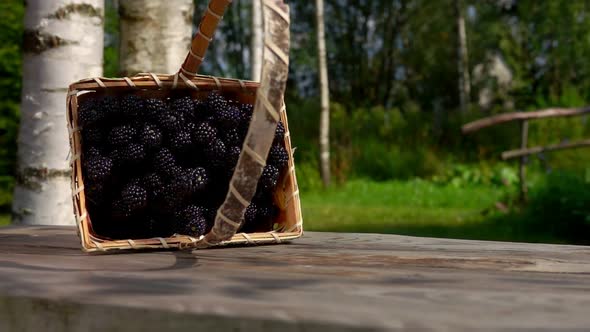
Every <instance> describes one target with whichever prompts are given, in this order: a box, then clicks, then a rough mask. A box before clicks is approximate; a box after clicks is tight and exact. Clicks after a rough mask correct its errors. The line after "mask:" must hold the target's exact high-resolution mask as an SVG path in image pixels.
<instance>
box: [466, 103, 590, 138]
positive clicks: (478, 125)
mask: <svg viewBox="0 0 590 332" xmlns="http://www.w3.org/2000/svg"><path fill="white" fill-rule="evenodd" d="M587 113H590V107H581V108H547V109H544V110H539V111H534V112H512V113H501V114H497V115H493V116H490V117H487V118H483V119H479V120H475V121H473V122H469V123H467V124H464V125H463V127H461V131H462V132H463V134H470V133H473V132H476V131H478V130H481V129H483V128H487V127H491V126H495V125H499V124H502V123H506V122H510V121H515V120H531V119H543V118H552V117H566V116H579V115H584V114H587Z"/></svg>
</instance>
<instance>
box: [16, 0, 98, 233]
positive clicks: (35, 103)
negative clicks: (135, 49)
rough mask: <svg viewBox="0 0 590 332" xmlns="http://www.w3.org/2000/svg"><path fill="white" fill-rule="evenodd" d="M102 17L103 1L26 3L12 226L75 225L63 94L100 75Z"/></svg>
mask: <svg viewBox="0 0 590 332" xmlns="http://www.w3.org/2000/svg"><path fill="white" fill-rule="evenodd" d="M103 15H104V10H103V1H102V0H84V1H75V2H74V1H70V0H56V1H45V0H29V1H27V7H26V15H25V24H24V29H25V31H24V46H23V51H24V59H23V88H22V104H21V117H20V119H21V123H20V129H19V133H18V143H19V145H18V166H17V174H16V186H15V190H14V201H13V216H14V220H15V221H16V222H19V223H25V224H45V225H48V224H52V225H56V224H73V223H74V218H73V212H72V196H71V194H72V193H71V189H70V167H69V155H68V152H69V144H68V131H67V129H66V119H65V114H66V113H65V93H66V92H67V88H68V85H69V84H70V83H71V82H74V81H77V80H79V79H82V78H86V77H93V76H100V75H101V74H102V56H103V19H104V16H103ZM82 31H83V33H81V32H82Z"/></svg>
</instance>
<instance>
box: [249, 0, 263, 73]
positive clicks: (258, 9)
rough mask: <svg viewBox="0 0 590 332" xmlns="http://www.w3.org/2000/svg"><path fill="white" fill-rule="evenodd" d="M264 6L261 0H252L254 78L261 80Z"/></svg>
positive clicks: (252, 60)
mask: <svg viewBox="0 0 590 332" xmlns="http://www.w3.org/2000/svg"><path fill="white" fill-rule="evenodd" d="M262 38H263V32H262V6H261V0H252V42H251V49H252V51H251V52H250V54H251V55H252V56H251V59H250V61H251V62H252V76H251V77H252V80H253V81H260V73H261V72H262Z"/></svg>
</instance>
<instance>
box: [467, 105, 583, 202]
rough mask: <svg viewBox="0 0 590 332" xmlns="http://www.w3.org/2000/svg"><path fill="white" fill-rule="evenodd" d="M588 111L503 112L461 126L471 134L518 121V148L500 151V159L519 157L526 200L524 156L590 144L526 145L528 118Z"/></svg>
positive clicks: (524, 199)
mask: <svg viewBox="0 0 590 332" xmlns="http://www.w3.org/2000/svg"><path fill="white" fill-rule="evenodd" d="M589 113H590V107H581V108H548V109H544V110H539V111H534V112H513V113H503V114H498V115H494V116H490V117H487V118H483V119H479V120H476V121H473V122H469V123H466V124H465V125H463V127H461V131H462V132H463V134H471V133H474V132H476V131H479V130H481V129H484V128H488V127H492V126H496V125H499V124H503V123H507V122H512V121H520V124H521V126H520V149H515V150H509V151H504V152H502V159H503V160H508V159H513V158H519V172H518V174H519V180H520V199H521V200H522V201H526V199H527V186H526V157H527V156H529V155H532V154H537V153H542V152H552V151H558V150H565V149H574V148H582V147H587V146H590V139H586V140H580V141H574V142H563V143H559V144H553V145H547V146H535V147H531V148H529V147H527V146H528V135H529V134H528V133H529V120H534V119H545V118H552V117H570V116H580V115H585V114H589Z"/></svg>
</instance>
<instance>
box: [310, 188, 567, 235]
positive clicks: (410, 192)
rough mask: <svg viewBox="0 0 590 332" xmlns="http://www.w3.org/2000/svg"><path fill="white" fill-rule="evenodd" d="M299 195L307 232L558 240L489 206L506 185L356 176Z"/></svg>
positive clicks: (498, 199) (504, 192)
mask: <svg viewBox="0 0 590 332" xmlns="http://www.w3.org/2000/svg"><path fill="white" fill-rule="evenodd" d="M301 197H302V207H303V217H304V224H305V229H306V230H310V231H312V230H313V231H336V232H371V233H392V234H404V235H416V236H431V237H450V238H467V239H487V240H504V241H527V242H559V240H558V239H556V238H554V237H552V236H551V235H550V234H544V233H543V232H535V231H533V232H531V230H530V229H529V228H527V227H523V225H522V223H521V222H520V221H519V220H517V219H514V217H509V216H508V215H504V214H503V213H501V212H499V211H498V210H497V209H496V208H495V207H494V205H495V203H496V202H501V201H505V200H506V198H507V197H508V192H507V189H505V188H498V187H492V186H469V187H461V188H457V187H453V186H443V185H436V184H433V183H430V182H426V181H420V180H415V181H403V182H401V181H400V182H398V181H392V182H369V181H362V180H355V181H350V182H349V183H347V184H345V185H344V186H342V187H338V188H333V189H330V190H328V191H323V192H304V193H302V196H301Z"/></svg>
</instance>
